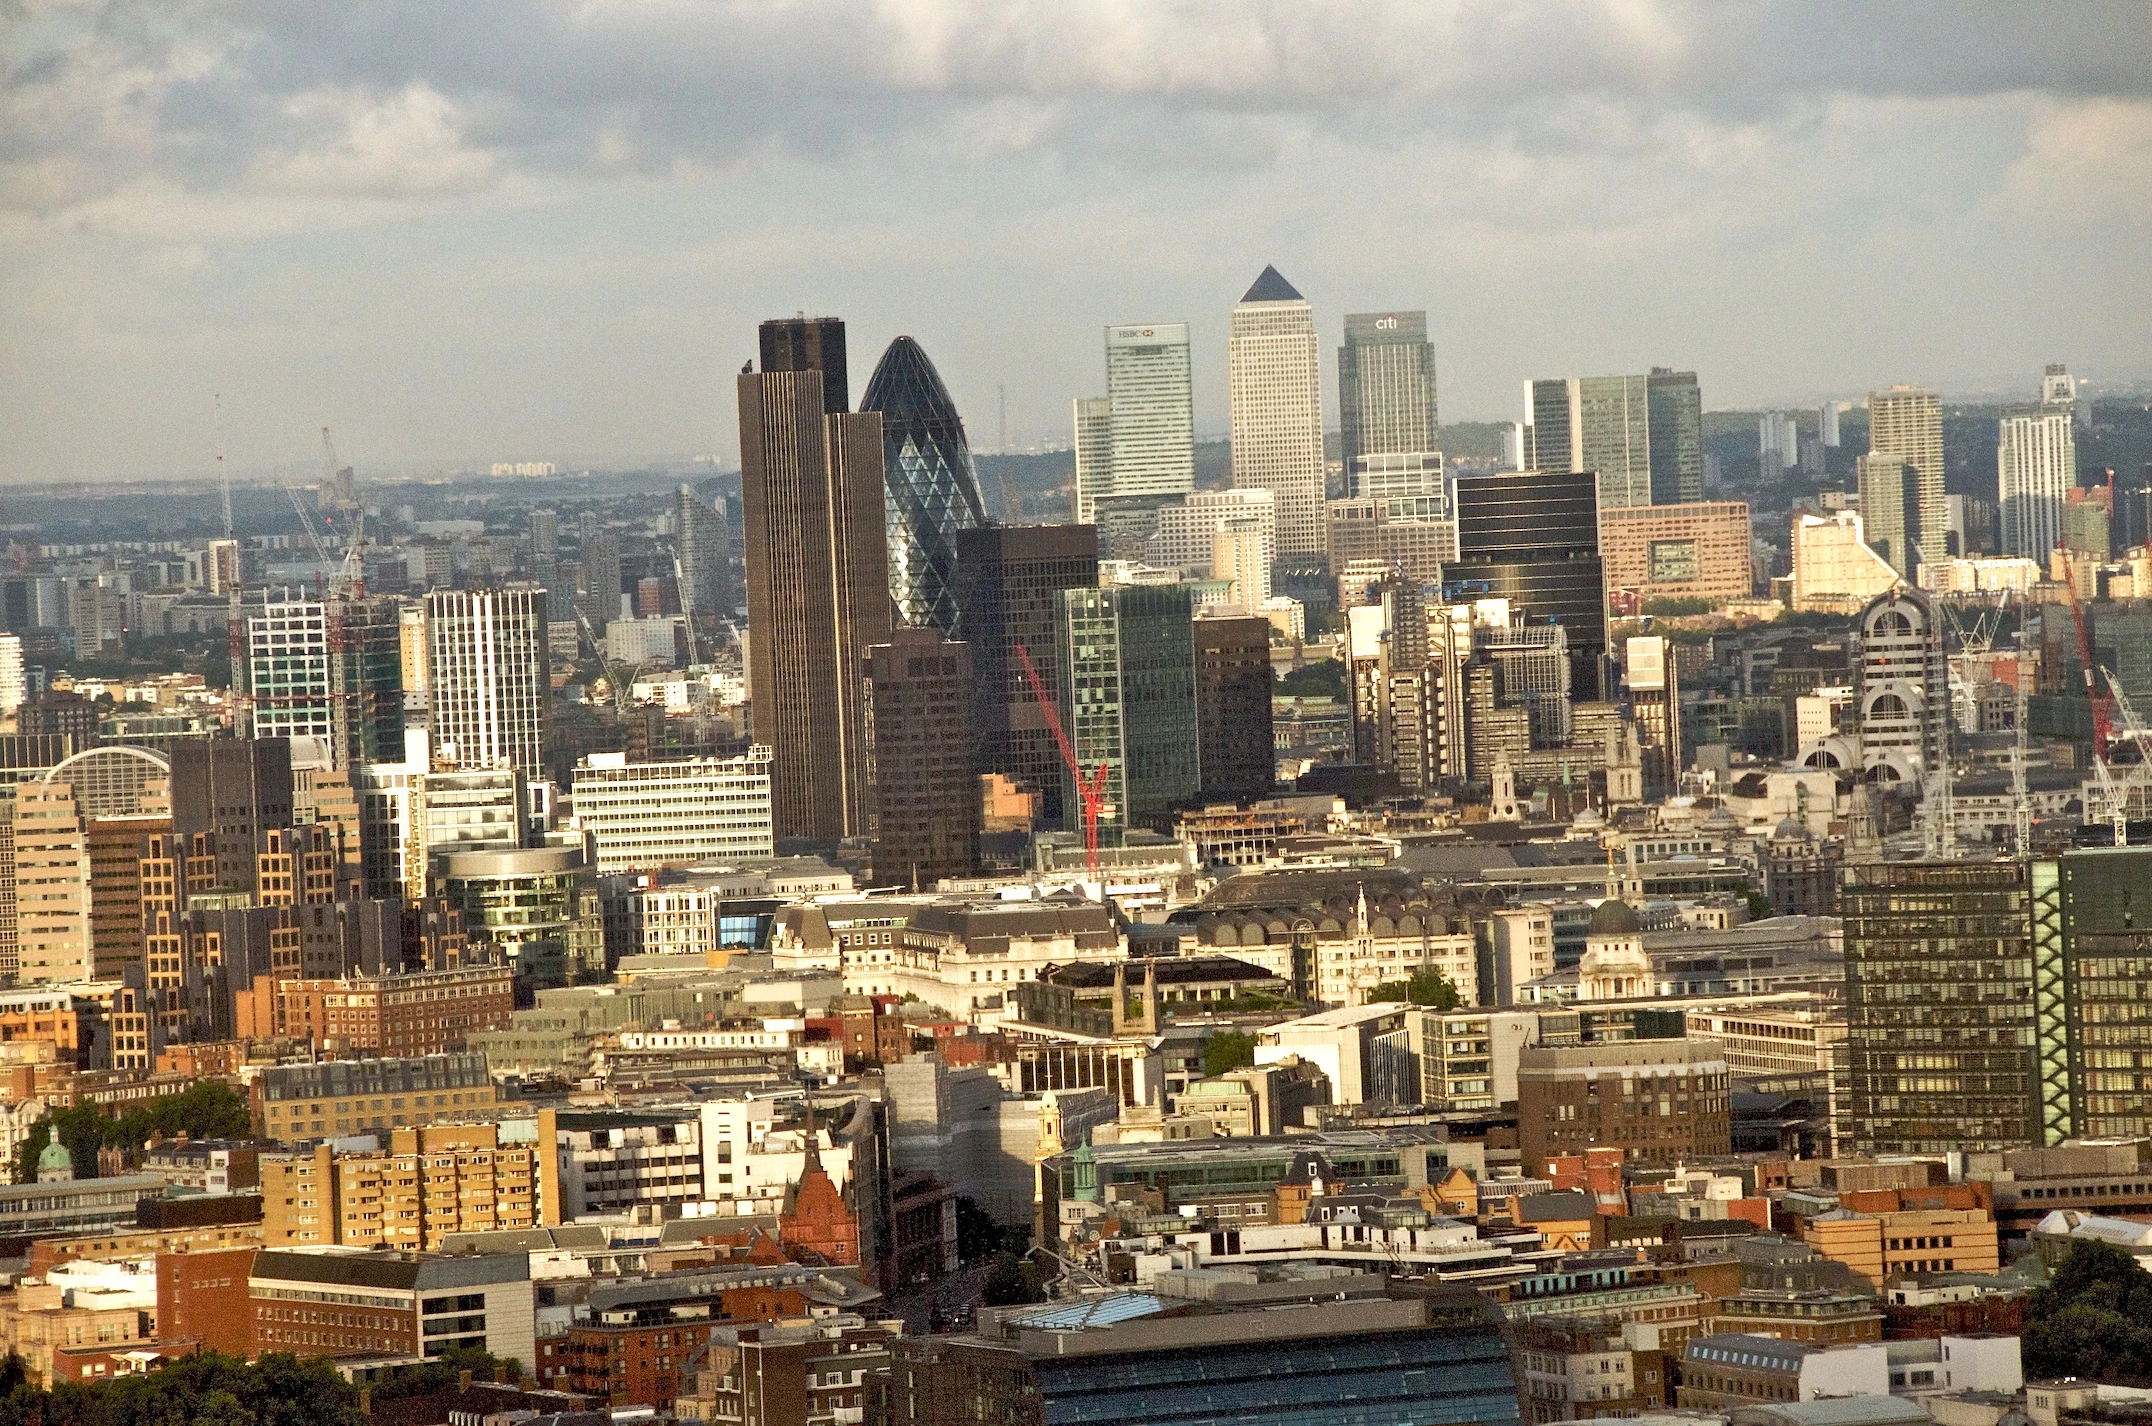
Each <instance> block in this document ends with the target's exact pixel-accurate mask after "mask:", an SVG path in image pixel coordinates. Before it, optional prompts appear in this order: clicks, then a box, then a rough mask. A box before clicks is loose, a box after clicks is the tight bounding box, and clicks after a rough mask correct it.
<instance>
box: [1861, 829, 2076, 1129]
mask: <svg viewBox="0 0 2152 1426" xmlns="http://www.w3.org/2000/svg"><path fill="white" fill-rule="evenodd" d="M1839 909H1840V912H1841V914H1842V915H1843V917H1844V918H1845V937H1846V1020H1847V1025H1846V1047H1847V1058H1848V1065H1847V1088H1848V1091H1849V1093H1850V1097H1851V1101H1852V1113H1851V1116H1850V1122H1851V1124H1852V1126H1853V1135H1852V1142H1851V1143H1850V1144H1846V1145H1843V1146H1841V1147H1840V1149H1839V1152H1840V1153H1845V1152H1847V1151H1849V1150H1850V1151H1851V1152H1853V1153H1857V1154H1940V1153H1948V1152H1951V1151H1953V1150H1968V1151H1970V1150H1986V1149H2007V1148H2014V1147H2017V1146H2020V1145H2023V1144H2029V1143H2038V1142H2040V1117H2041V1116H2040V1090H2039V1083H2038V1078H2037V1076H2036V1073H2035V1061H2034V1030H2035V1016H2034V1002H2033V992H2032V986H2033V967H2032V952H2031V948H2030V944H2029V942H2030V934H2031V917H2030V914H2029V911H2030V907H2029V902H2028V888H2027V884H2026V870H2025V864H2024V863H2022V862H1890V863H1879V864H1876V865H1872V866H1864V867H1860V868H1858V869H1857V870H1856V871H1855V872H1853V874H1852V877H1851V879H1850V880H1849V882H1848V884H1847V886H1846V888H1845V890H1844V891H1843V892H1842V893H1841V895H1840V898H1839Z"/></svg>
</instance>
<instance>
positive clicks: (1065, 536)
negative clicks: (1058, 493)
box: [957, 525, 1098, 827]
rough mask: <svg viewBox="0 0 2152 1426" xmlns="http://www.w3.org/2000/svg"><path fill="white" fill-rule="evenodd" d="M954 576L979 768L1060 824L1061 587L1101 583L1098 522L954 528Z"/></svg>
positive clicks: (1044, 821) (1047, 822)
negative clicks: (1052, 712) (1051, 716)
mask: <svg viewBox="0 0 2152 1426" xmlns="http://www.w3.org/2000/svg"><path fill="white" fill-rule="evenodd" d="M957 582H958V586H959V593H958V599H957V603H958V606H959V609H960V610H961V615H960V617H961V620H962V627H963V629H964V639H965V642H966V643H967V644H969V645H970V646H971V671H972V727H973V729H974V730H975V732H976V735H977V738H978V750H979V771H980V772H981V773H999V774H1001V775H1002V776H1003V777H1006V778H1008V779H1009V780H1010V781H1012V782H1014V783H1016V784H1017V785H1018V786H1019V787H1022V788H1024V789H1026V790H1027V791H1029V792H1031V793H1032V794H1033V795H1034V796H1036V797H1038V798H1039V799H1040V803H1041V805H1040V808H1039V815H1038V821H1039V823H1040V824H1041V825H1043V826H1046V827H1059V826H1065V825H1067V818H1066V817H1065V816H1064V809H1063V808H1062V805H1061V786H1062V765H1061V753H1060V750H1059V748H1058V747H1057V746H1056V744H1055V742H1054V736H1053V733H1052V731H1051V729H1050V727H1049V723H1048V717H1047V708H1048V707H1058V705H1059V703H1060V701H1061V689H1062V682H1061V677H1062V674H1061V655H1060V652H1059V649H1060V644H1059V642H1058V640H1059V628H1060V620H1061V602H1060V596H1061V592H1062V591H1063V590H1068V589H1096V588H1098V531H1097V530H1096V529H1094V528H1093V527H1092V526H1089V525H1028V526H1018V527H1001V526H995V527H991V528H986V529H979V530H963V531H960V532H958V535H957ZM1019 647H1022V648H1024V649H1025V650H1027V651H1028V652H1029V654H1030V657H1031V663H1032V665H1033V667H1034V668H1035V669H1036V671H1037V673H1038V676H1039V681H1040V683H1041V684H1042V685H1043V686H1044V688H1045V690H1046V702H1045V704H1044V705H1042V704H1041V702H1040V700H1039V698H1038V696H1037V695H1036V694H1035V693H1034V692H1033V689H1032V686H1031V681H1030V679H1029V678H1027V677H1026V675H1025V672H1024V664H1023V660H1022V659H1021V658H1019V657H1018V655H1017V652H1016V651H1017V649H1018V648H1019ZM1068 810H1069V811H1071V812H1073V811H1074V810H1075V809H1073V808H1072V809H1068Z"/></svg>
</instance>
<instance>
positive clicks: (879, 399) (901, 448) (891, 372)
mask: <svg viewBox="0 0 2152 1426" xmlns="http://www.w3.org/2000/svg"><path fill="white" fill-rule="evenodd" d="M859 409H860V410H861V411H872V412H878V413H880V415H881V418H882V474H883V480H884V483H885V489H886V492H887V496H888V500H887V508H886V510H885V512H884V518H885V521H886V523H887V527H888V536H889V598H890V601H891V602H892V603H893V604H894V605H895V608H896V623H897V625H898V626H899V627H913V628H933V629H939V630H941V631H942V632H944V633H950V632H953V631H954V630H955V629H956V627H957V623H958V610H957V602H956V535H957V531H959V530H970V529H975V528H977V527H978V526H980V525H982V524H984V523H986V512H985V507H984V506H983V505H981V503H980V501H979V481H978V477H977V475H976V474H975V473H974V472H973V470H972V465H971V447H970V445H969V443H967V442H966V441H965V439H964V421H963V418H962V417H960V416H958V415H957V411H956V403H955V402H954V401H952V400H950V398H949V389H948V387H946V386H944V385H943V384H942V379H941V373H939V372H937V371H936V370H935V369H934V363H933V362H931V361H929V360H927V354H926V352H924V351H923V350H921V349H920V346H919V343H917V342H915V341H913V340H912V339H911V338H910V337H899V338H897V339H896V340H895V341H893V342H891V343H890V344H889V350H888V351H886V352H883V353H882V360H881V361H880V363H878V364H877V365H876V366H875V368H874V375H873V376H871V377H869V378H868V380H867V391H866V394H865V395H864V396H862V397H861V398H860V402H859Z"/></svg>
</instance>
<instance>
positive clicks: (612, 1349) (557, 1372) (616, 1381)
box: [538, 1322, 710, 1410]
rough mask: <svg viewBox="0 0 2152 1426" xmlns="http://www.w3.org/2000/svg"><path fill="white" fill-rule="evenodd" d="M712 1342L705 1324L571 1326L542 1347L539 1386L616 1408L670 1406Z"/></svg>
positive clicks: (540, 1351)
mask: <svg viewBox="0 0 2152 1426" xmlns="http://www.w3.org/2000/svg"><path fill="white" fill-rule="evenodd" d="M709 1340H710V1324H709V1323H707V1322H666V1323H662V1324H658V1325H654V1326H646V1327H597V1326H579V1327H571V1328H569V1329H568V1331H567V1332H566V1333H564V1334H562V1335H561V1336H558V1337H547V1338H544V1339H543V1340H541V1341H540V1342H539V1343H538V1384H539V1385H540V1386H542V1387H546V1388H548V1389H550V1390H553V1391H572V1392H577V1393H580V1394H582V1395H584V1396H588V1397H591V1398H592V1399H594V1400H595V1401H596V1402H597V1403H598V1404H599V1405H600V1406H601V1407H604V1408H610V1409H614V1410H617V1409H619V1408H621V1407H623V1406H659V1407H669V1406H671V1405H672V1401H673V1398H674V1397H676V1396H678V1395H679V1394H680V1392H681V1389H682V1386H683V1384H684V1383H686V1382H687V1381H688V1380H689V1377H688V1371H689V1362H690V1361H691V1360H692V1359H693V1358H694V1356H695V1355H696V1354H697V1353H698V1352H700V1351H701V1350H702V1348H703V1347H704V1345H705V1344H707V1343H708V1342H709Z"/></svg>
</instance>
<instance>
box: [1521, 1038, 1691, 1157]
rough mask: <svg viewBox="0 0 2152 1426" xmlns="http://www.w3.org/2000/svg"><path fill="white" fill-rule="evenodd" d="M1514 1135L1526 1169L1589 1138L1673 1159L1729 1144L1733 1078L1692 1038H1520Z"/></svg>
mask: <svg viewBox="0 0 2152 1426" xmlns="http://www.w3.org/2000/svg"><path fill="white" fill-rule="evenodd" d="M1517 1056H1518V1057H1517V1134H1518V1146H1519V1148H1520V1150H1521V1151H1522V1154H1523V1157H1524V1167H1525V1171H1526V1172H1527V1173H1539V1172H1542V1171H1543V1170H1544V1167H1545V1165H1546V1161H1547V1158H1548V1156H1549V1155H1551V1154H1562V1153H1581V1152H1583V1151H1584V1150H1585V1149H1588V1148H1591V1147H1593V1146H1595V1145H1602V1144H1604V1145H1613V1146H1617V1147H1620V1148H1622V1149H1624V1150H1626V1151H1627V1154H1628V1159H1629V1162H1631V1163H1633V1164H1647V1165H1671V1164H1673V1163H1676V1162H1678V1161H1680V1160H1684V1159H1690V1160H1693V1159H1698V1158H1704V1157H1708V1156H1710V1155H1715V1154H1725V1153H1727V1152H1729V1151H1730V1149H1731V1148H1732V1093H1733V1087H1732V1078H1731V1076H1730V1075H1729V1074H1728V1072H1727V1068H1726V1060H1725V1057H1724V1055H1723V1053H1722V1052H1721V1051H1720V1050H1719V1048H1718V1046H1716V1045H1713V1044H1708V1043H1705V1042H1702V1041H1698V1040H1690V1039H1686V1038H1680V1039H1643V1038H1639V1039H1634V1040H1620V1041H1615V1042H1613V1043H1609V1044H1585V1045H1528V1046H1525V1047H1523V1048H1522V1049H1520V1050H1519V1051H1518V1052H1517Z"/></svg>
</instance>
